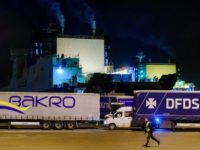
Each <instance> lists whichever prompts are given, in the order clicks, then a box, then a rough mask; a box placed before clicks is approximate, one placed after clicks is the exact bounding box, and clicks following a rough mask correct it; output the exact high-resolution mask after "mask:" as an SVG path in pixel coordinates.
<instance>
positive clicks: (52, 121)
mask: <svg viewBox="0 0 200 150" xmlns="http://www.w3.org/2000/svg"><path fill="white" fill-rule="evenodd" d="M99 99H100V95H99V94H93V93H92V94H90V93H88V94H86V93H84V94H76V93H45V92H0V121H1V122H2V121H4V122H5V121H6V122H8V123H10V124H11V125H13V124H23V123H24V124H25V125H26V124H27V125H28V124H32V123H33V124H39V125H41V127H42V128H43V129H51V128H54V129H62V128H68V129H73V128H75V127H77V125H78V123H79V122H98V121H99V120H100V101H99Z"/></svg>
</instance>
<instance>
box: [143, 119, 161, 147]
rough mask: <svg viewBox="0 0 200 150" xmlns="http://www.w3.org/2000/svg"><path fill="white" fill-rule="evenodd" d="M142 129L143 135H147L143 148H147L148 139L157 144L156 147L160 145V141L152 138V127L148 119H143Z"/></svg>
mask: <svg viewBox="0 0 200 150" xmlns="http://www.w3.org/2000/svg"><path fill="white" fill-rule="evenodd" d="M144 128H145V133H144V134H146V133H147V139H146V143H145V144H144V145H143V146H145V147H149V145H148V144H149V140H150V138H151V139H153V140H154V141H156V142H157V143H158V146H159V145H160V141H159V140H158V139H157V138H155V137H154V135H153V128H152V125H151V122H150V121H149V119H148V118H145V119H144Z"/></svg>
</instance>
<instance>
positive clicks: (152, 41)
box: [143, 35, 175, 58]
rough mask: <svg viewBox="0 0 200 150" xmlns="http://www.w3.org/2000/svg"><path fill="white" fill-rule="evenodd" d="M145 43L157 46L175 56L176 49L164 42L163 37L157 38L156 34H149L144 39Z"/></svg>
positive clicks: (172, 56)
mask: <svg viewBox="0 0 200 150" xmlns="http://www.w3.org/2000/svg"><path fill="white" fill-rule="evenodd" d="M143 42H144V44H145V45H150V46H156V47H157V48H159V49H160V50H162V51H163V52H165V53H166V54H168V55H169V56H170V57H171V58H175V54H174V50H173V48H172V47H170V46H169V45H168V44H167V43H165V42H163V41H162V40H161V39H159V38H157V37H156V36H155V35H149V36H147V37H145V38H144V39H143Z"/></svg>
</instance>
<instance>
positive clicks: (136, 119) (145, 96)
mask: <svg viewBox="0 0 200 150" xmlns="http://www.w3.org/2000/svg"><path fill="white" fill-rule="evenodd" d="M133 101H134V103H133V106H132V107H121V108H119V109H118V110H117V111H116V112H115V113H114V114H113V115H112V116H110V117H109V118H107V119H106V120H105V121H104V125H105V126H108V127H109V128H110V129H115V128H121V127H123V128H131V127H141V125H142V123H143V120H144V118H146V117H148V118H149V119H150V120H151V121H152V123H153V124H154V125H155V126H156V127H159V128H172V129H173V128H175V127H177V126H181V125H183V126H184V124H185V125H186V123H187V124H188V125H191V126H193V127H200V124H199V123H200V91H162V90H161V91H158V90H156V91H149V90H141V91H135V92H134V100H133Z"/></svg>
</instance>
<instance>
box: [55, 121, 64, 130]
mask: <svg viewBox="0 0 200 150" xmlns="http://www.w3.org/2000/svg"><path fill="white" fill-rule="evenodd" d="M54 128H55V129H56V130H61V129H62V128H63V122H61V121H56V122H54Z"/></svg>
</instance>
